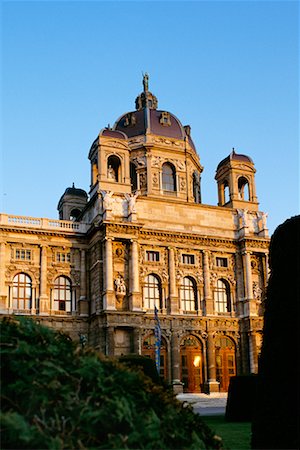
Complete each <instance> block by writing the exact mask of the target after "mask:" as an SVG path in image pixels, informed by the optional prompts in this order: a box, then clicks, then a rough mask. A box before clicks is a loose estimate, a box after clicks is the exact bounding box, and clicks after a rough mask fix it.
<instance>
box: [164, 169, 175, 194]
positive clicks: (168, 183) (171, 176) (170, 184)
mask: <svg viewBox="0 0 300 450" xmlns="http://www.w3.org/2000/svg"><path fill="white" fill-rule="evenodd" d="M162 188H163V190H164V191H169V192H172V191H176V172H175V168H174V166H173V165H172V164H170V163H164V164H163V166H162Z"/></svg>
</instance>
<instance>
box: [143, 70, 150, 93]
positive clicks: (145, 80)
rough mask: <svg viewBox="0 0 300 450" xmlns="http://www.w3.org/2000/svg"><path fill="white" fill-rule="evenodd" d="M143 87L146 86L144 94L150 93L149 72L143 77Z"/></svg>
mask: <svg viewBox="0 0 300 450" xmlns="http://www.w3.org/2000/svg"><path fill="white" fill-rule="evenodd" d="M143 86H144V92H148V88H149V75H148V74H147V72H146V73H145V75H143Z"/></svg>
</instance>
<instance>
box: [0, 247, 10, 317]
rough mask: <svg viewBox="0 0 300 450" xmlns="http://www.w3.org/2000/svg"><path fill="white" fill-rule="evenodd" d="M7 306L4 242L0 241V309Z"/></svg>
mask: <svg viewBox="0 0 300 450" xmlns="http://www.w3.org/2000/svg"><path fill="white" fill-rule="evenodd" d="M7 308H8V297H7V289H6V288H5V242H1V243H0V310H2V311H3V310H6V309H7Z"/></svg>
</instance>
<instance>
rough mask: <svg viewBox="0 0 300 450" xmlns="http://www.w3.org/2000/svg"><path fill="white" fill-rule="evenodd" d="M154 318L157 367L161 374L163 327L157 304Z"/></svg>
mask: <svg viewBox="0 0 300 450" xmlns="http://www.w3.org/2000/svg"><path fill="white" fill-rule="evenodd" d="M154 319H155V328H154V334H155V364H156V369H157V372H158V374H159V372H160V346H161V328H160V322H159V318H158V309H157V308H156V306H154Z"/></svg>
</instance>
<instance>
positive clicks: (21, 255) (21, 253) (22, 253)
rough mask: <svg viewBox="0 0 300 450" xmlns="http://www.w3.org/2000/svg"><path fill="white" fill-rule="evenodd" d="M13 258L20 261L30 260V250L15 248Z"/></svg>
mask: <svg viewBox="0 0 300 450" xmlns="http://www.w3.org/2000/svg"><path fill="white" fill-rule="evenodd" d="M15 258H16V259H20V260H21V261H30V260H31V250H24V249H22V248H20V249H19V248H17V249H16V253H15Z"/></svg>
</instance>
